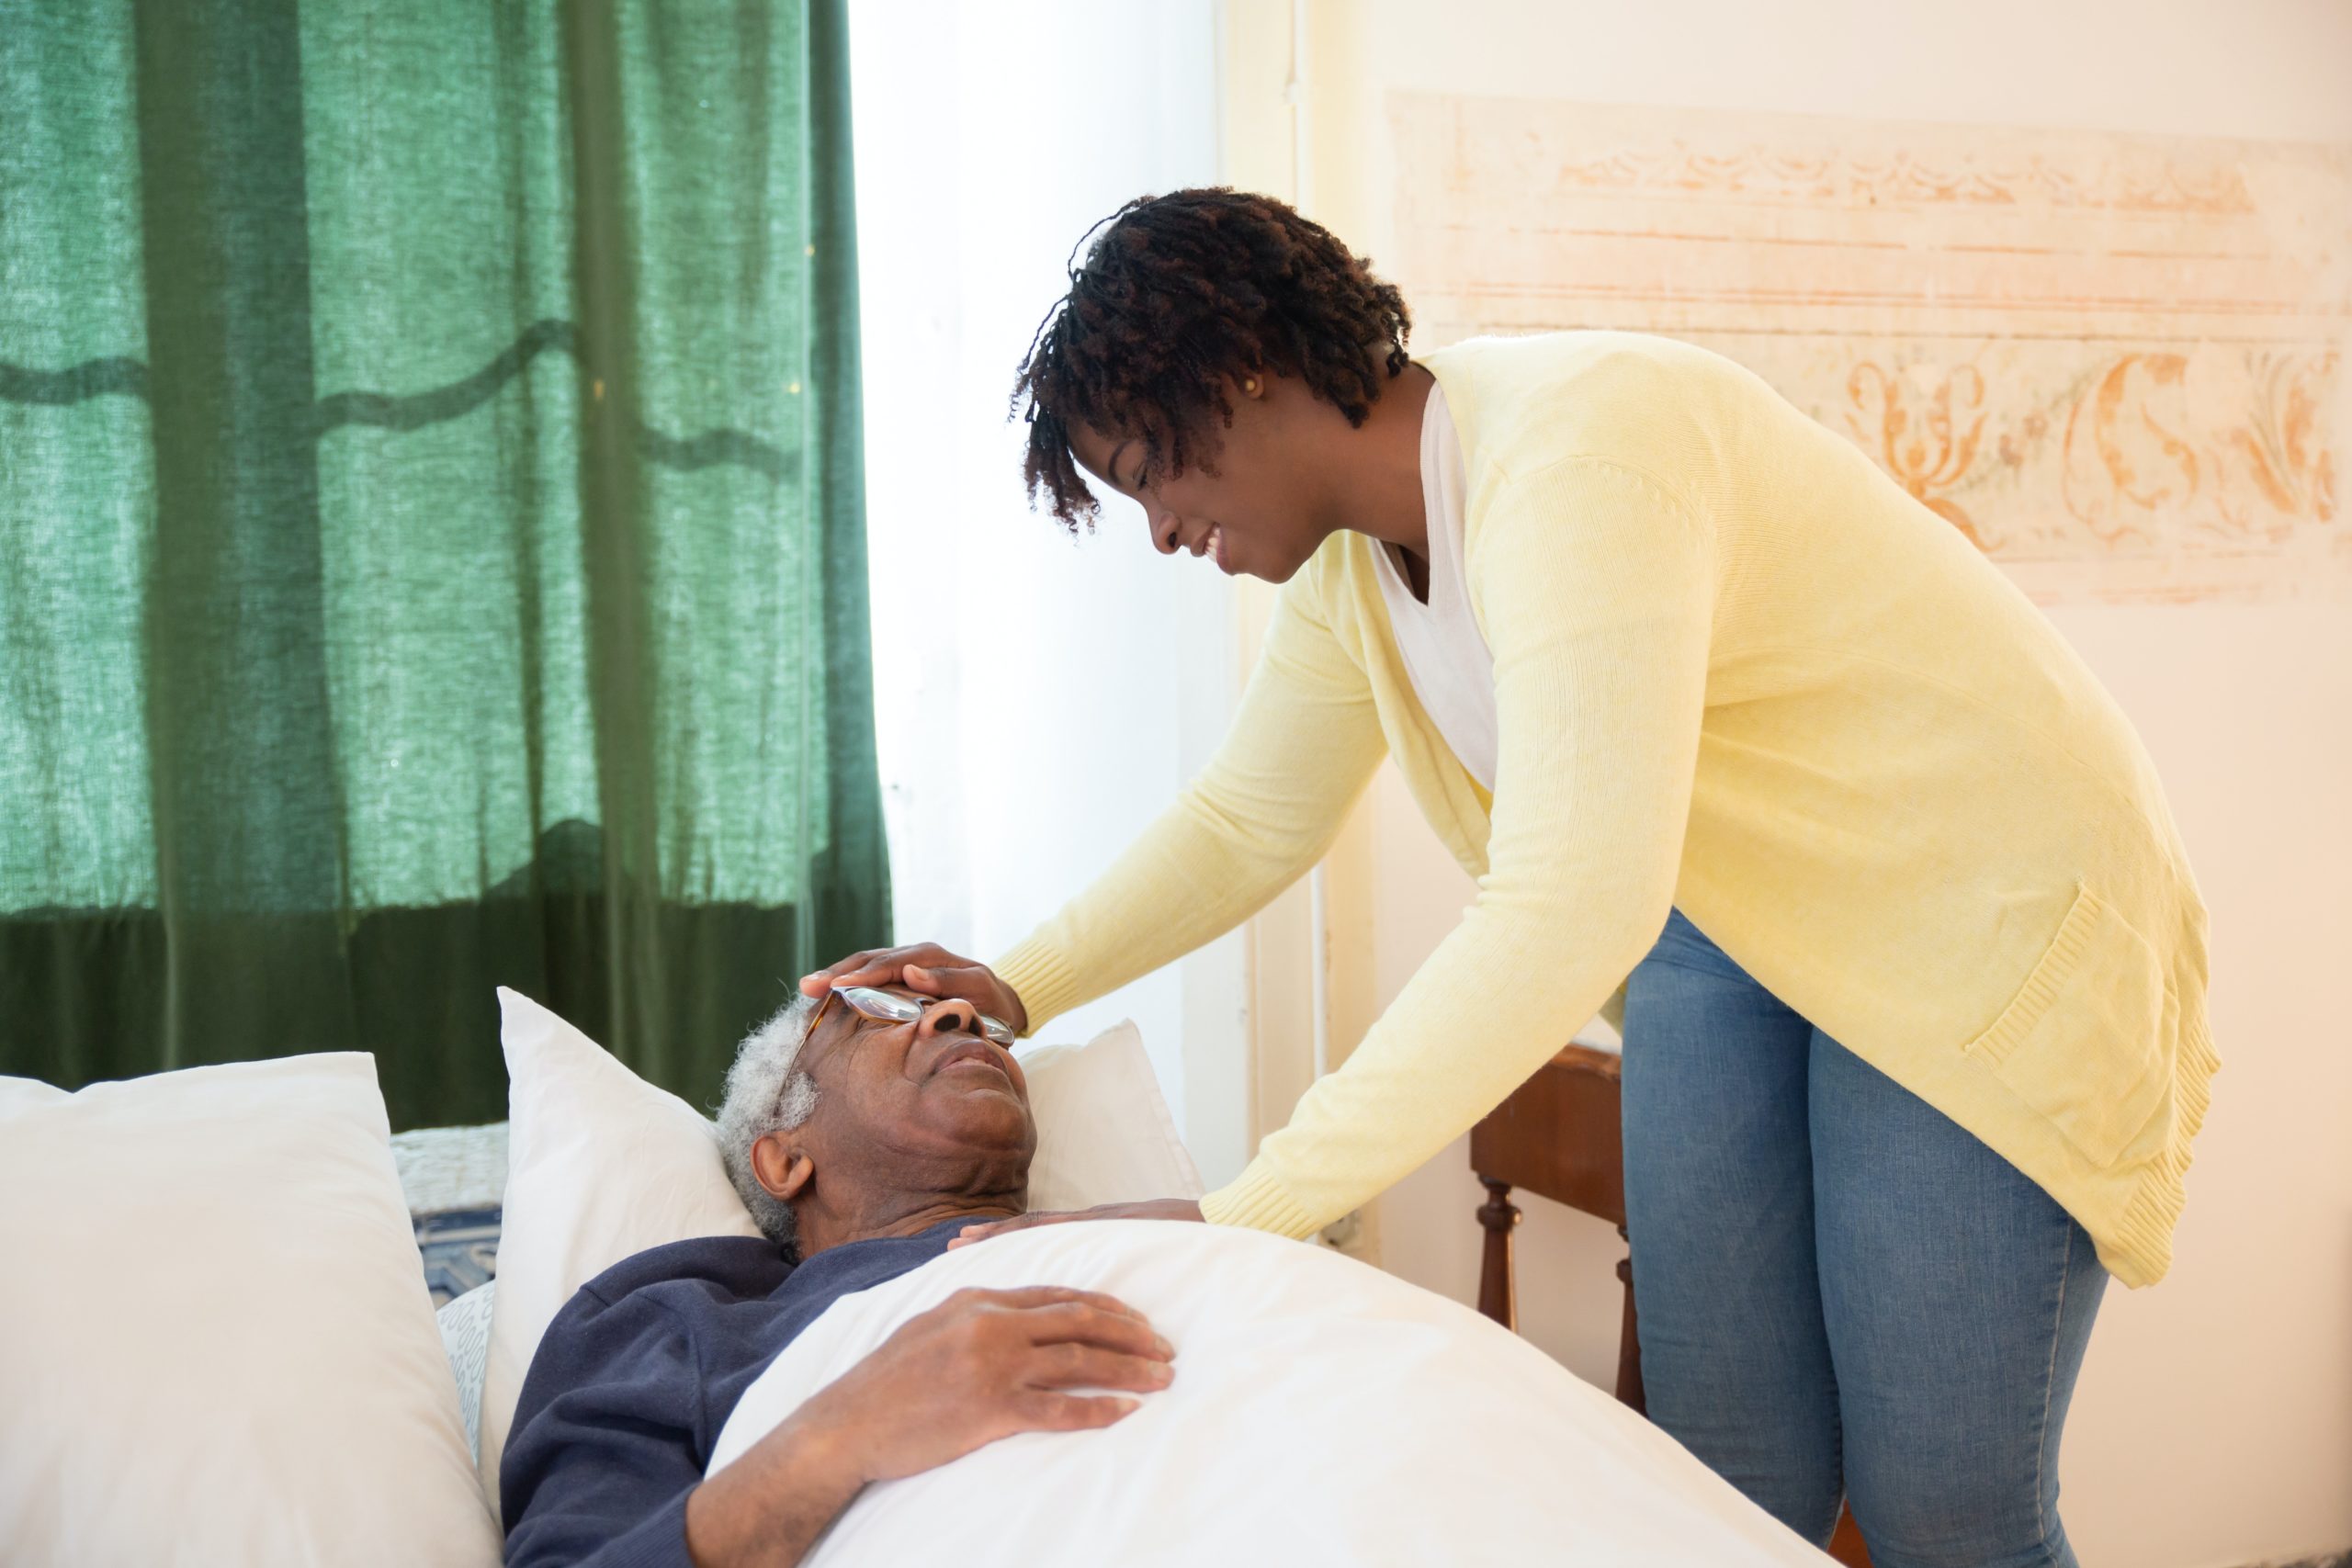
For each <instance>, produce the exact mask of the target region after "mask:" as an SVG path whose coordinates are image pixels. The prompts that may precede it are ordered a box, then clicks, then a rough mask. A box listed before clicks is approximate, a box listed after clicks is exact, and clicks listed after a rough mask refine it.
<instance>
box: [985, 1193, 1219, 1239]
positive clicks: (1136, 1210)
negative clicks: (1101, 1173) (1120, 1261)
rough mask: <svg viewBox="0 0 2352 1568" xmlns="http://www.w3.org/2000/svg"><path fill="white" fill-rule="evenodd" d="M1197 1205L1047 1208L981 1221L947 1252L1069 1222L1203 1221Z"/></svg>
mask: <svg viewBox="0 0 2352 1568" xmlns="http://www.w3.org/2000/svg"><path fill="white" fill-rule="evenodd" d="M1204 1217H1205V1216H1204V1215H1203V1214H1202V1213H1201V1205H1200V1203H1199V1202H1198V1201H1196V1200H1193V1199H1191V1198H1151V1199H1147V1200H1145V1201H1142V1202H1139V1203H1097V1204H1096V1205H1095V1206H1094V1207H1093V1208H1091V1209H1049V1210H1046V1211H1045V1212H1044V1213H1035V1214H1021V1215H1018V1216H1016V1217H1015V1218H1012V1219H1010V1220H981V1221H978V1222H975V1223H974V1224H968V1225H966V1226H965V1227H964V1228H963V1229H962V1230H960V1231H957V1232H956V1239H955V1240H954V1241H951V1242H949V1243H948V1244H947V1250H948V1251H950V1252H953V1251H955V1250H956V1248H957V1247H969V1246H970V1245H971V1244H972V1243H974V1242H976V1241H986V1240H988V1238H989V1237H990V1236H992V1235H1003V1234H1004V1233H1005V1232H1006V1231H1025V1230H1027V1229H1028V1228H1029V1227H1030V1226H1031V1225H1059V1224H1069V1222H1070V1221H1072V1220H1200V1219H1204Z"/></svg>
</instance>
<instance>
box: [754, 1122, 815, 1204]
mask: <svg viewBox="0 0 2352 1568" xmlns="http://www.w3.org/2000/svg"><path fill="white" fill-rule="evenodd" d="M816 1174H817V1162H816V1161H814V1160H812V1159H810V1158H809V1152H808V1151H807V1150H806V1149H802V1148H798V1147H796V1146H791V1145H786V1142H785V1134H782V1133H763V1134H760V1139H759V1142H757V1143H755V1144H753V1145H752V1175H753V1176H755V1177H757V1178H758V1179H759V1183H760V1185H761V1186H762V1187H763V1188H764V1189H765V1190H766V1191H767V1194H768V1196H769V1197H771V1198H777V1199H781V1200H782V1201H785V1202H786V1203H789V1202H791V1201H793V1200H794V1199H795V1198H797V1197H798V1196H800V1194H801V1192H802V1190H804V1189H806V1188H807V1187H808V1185H809V1178H810V1177H812V1176H814V1175H816Z"/></svg>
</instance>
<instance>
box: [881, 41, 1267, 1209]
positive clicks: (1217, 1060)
mask: <svg viewBox="0 0 2352 1568" xmlns="http://www.w3.org/2000/svg"><path fill="white" fill-rule="evenodd" d="M850 19H851V29H850V40H851V62H852V77H853V92H854V115H855V135H856V146H855V155H856V166H857V220H858V247H859V252H860V265H861V274H862V276H861V285H862V288H863V303H862V323H861V324H862V327H863V332H864V350H865V452H866V496H867V526H868V541H869V556H870V561H871V566H872V574H873V596H874V615H873V625H874V669H875V687H876V719H877V725H878V732H879V751H880V761H881V769H882V780H883V786H884V791H885V805H886V810H887V813H888V826H889V834H890V844H891V858H892V863H893V878H894V885H895V898H896V908H897V920H896V923H897V929H898V931H899V937H900V939H901V940H906V941H913V940H922V939H931V940H935V941H938V942H944V943H946V944H948V945H949V946H951V947H956V948H959V949H961V950H963V951H966V952H969V953H975V954H976V955H978V956H981V957H988V956H990V955H993V954H994V953H997V952H999V951H1001V949H1003V948H1004V947H1006V946H1008V945H1009V944H1011V943H1012V942H1015V941H1017V940H1019V939H1020V938H1021V937H1022V936H1023V935H1025V934H1027V932H1028V931H1029V930H1030V929H1031V927H1032V926H1033V925H1034V924H1035V922H1036V921H1037V920H1039V919H1043V918H1045V917H1046V916H1047V915H1049V914H1051V913H1052V912H1053V910H1054V909H1055V908H1057V907H1058V906H1059V904H1060V903H1061V902H1062V900H1063V899H1065V898H1067V897H1069V895H1071V894H1072V893H1074V892H1076V891H1078V890H1079V889H1080V887H1081V886H1084V885H1085V883H1086V882H1087V880H1088V879H1089V878H1091V876H1093V875H1094V874H1096V873H1097V872H1098V871H1099V870H1100V869H1101V868H1102V867H1103V865H1104V864H1106V863H1108V862H1109V860H1110V859H1111V857H1112V856H1113V855H1114V854H1116V853H1117V852H1118V851H1119V850H1120V849H1122V848H1123V847H1125V844H1126V842H1127V841H1128V840H1129V839H1130V838H1131V837H1132V835H1133V834H1134V833H1135V832H1136V829H1139V828H1141V827H1142V826H1143V825H1144V824H1145V823H1146V822H1148V821H1149V820H1150V819H1151V818H1152V817H1153V816H1154V815H1156V814H1157V813H1158V812H1159V810H1160V809H1162V808H1163V807H1165V806H1166V805H1167V804H1168V802H1169V800H1170V798H1171V797H1172V796H1173V795H1174V794H1175V792H1176V790H1177V789H1178V788H1179V787H1180V786H1181V785H1182V783H1183V782H1184V780H1185V779H1187V778H1188V777H1190V776H1191V774H1192V773H1193V771H1194V769H1196V768H1197V767H1198V766H1199V764H1200V763H1201V761H1203V760H1204V758H1205V757H1206V755H1207V753H1208V751H1209V750H1210V749H1211V748H1213V747H1214V745H1215V743H1216V739H1217V737H1218V736H1219V734H1220V733H1221V732H1222V730H1223V728H1224V725H1225V722H1226V720H1227V717H1228V716H1229V714H1230V711H1231V705H1232V699H1233V695H1234V693H1235V690H1236V671H1235V636H1236V634H1235V630H1234V611H1233V594H1232V590H1231V586H1230V585H1229V584H1228V583H1227V581H1225V580H1224V579H1223V578H1221V577H1220V576H1219V575H1218V574H1217V572H1216V568H1215V567H1214V566H1213V565H1212V564H1211V563H1209V562H1207V561H1205V560H1193V559H1192V558H1189V557H1178V558H1161V557H1159V555H1158V554H1157V553H1155V552H1154V551H1153V550H1152V549H1151V547H1150V546H1149V544H1148V541H1147V539H1146V536H1145V532H1144V525H1143V519H1142V516H1141V513H1140V512H1139V511H1138V510H1137V509H1136V507H1134V506H1133V505H1132V504H1131V503H1129V502H1124V501H1115V500H1114V502H1113V504H1112V505H1111V506H1109V507H1108V508H1106V510H1105V513H1104V515H1103V519H1102V522H1101V524H1100V525H1099V527H1098V529H1097V531H1096V532H1095V533H1094V534H1093V535H1092V536H1088V537H1084V538H1081V539H1078V540H1075V541H1074V540H1072V539H1071V538H1070V537H1069V536H1067V535H1066V534H1065V533H1064V532H1063V531H1062V530H1061V529H1060V527H1059V525H1057V524H1055V523H1053V522H1052V521H1051V520H1049V519H1047V518H1045V517H1042V516H1036V515H1033V514H1031V513H1029V511H1028V510H1027V507H1026V503H1025V502H1024V500H1023V496H1022V494H1021V487H1020V458H1021V446H1022V437H1023V431H1022V428H1021V426H1019V425H1018V424H1017V423H1008V421H1007V419H1006V417H1005V415H1006V398H1007V395H1008V392H1009V390H1010V389H1011V385H1012V375H1013V372H1014V369H1015V368H1016V367H1017V366H1018V365H1019V363H1020V361H1021V358H1022V356H1023V353H1024V351H1025V350H1026V349H1027V347H1028V345H1029V341H1030V336H1031V333H1033V332H1034V331H1035V327H1036V325H1037V322H1038V320H1039V318H1040V317H1041V316H1042V315H1043V314H1044V312H1045V310H1046V308H1047V307H1048V306H1049V305H1050V304H1051V303H1052V302H1053V301H1054V300H1055V299H1057V298H1059V297H1060V295H1061V294H1062V293H1063V291H1064V290H1065V289H1066V288H1067V287H1068V283H1069V276H1068V273H1067V270H1066V267H1067V264H1068V261H1069V255H1070V252H1071V249H1072V247H1073V246H1074V245H1075V244H1076V243H1077V241H1078V239H1079V237H1080V235H1081V234H1082V233H1084V232H1085V231H1086V230H1087V229H1088V227H1089V226H1090V225H1091V224H1092V223H1094V222H1095V221H1096V220H1099V219H1101V218H1103V216H1105V215H1106V214H1108V213H1109V212H1111V211H1112V210H1113V209H1115V208H1116V207H1117V206H1118V205H1119V204H1120V203H1122V202H1124V201H1125V200H1127V199H1128V198H1129V197H1135V196H1137V195H1141V194H1144V193H1147V192H1157V191H1164V190H1170V189H1173V188H1176V187H1178V186H1187V185H1204V184H1210V183H1213V182H1214V181H1215V179H1216V168H1217V146H1216V137H1217V123H1218V116H1217V96H1216V91H1217V89H1216V8H1215V6H1214V4H1213V0H1152V3H1147V0H965V3H960V4H959V3H957V0H852V4H851V6H850ZM1242 965H1243V957H1242V947H1241V943H1240V941H1239V939H1238V937H1227V939H1225V941H1224V942H1220V943H1217V944H1215V945H1214V946H1212V947H1211V948H1209V949H1207V950H1204V952H1203V953H1199V954H1197V955H1195V956H1194V957H1193V958H1192V959H1189V960H1187V961H1185V963H1183V964H1180V965H1175V966H1171V967H1170V969H1168V970H1166V971H1163V972H1162V973H1160V974H1159V975H1156V976H1150V977H1148V978H1147V979H1145V980H1142V981H1139V982H1137V983H1136V985H1134V986H1131V987H1127V988H1126V989H1125V990H1124V991H1122V992H1119V993H1117V994H1116V995H1114V996H1113V997H1110V998H1104V999H1103V1001H1100V1002H1097V1003H1095V1004H1093V1005H1091V1006H1090V1007H1088V1008H1086V1009H1083V1010H1080V1012H1079V1013H1077V1014H1074V1015H1072V1017H1071V1018H1069V1020H1068V1021H1065V1022H1063V1023H1060V1024H1057V1025H1056V1026H1055V1028H1054V1029H1053V1031H1052V1032H1053V1033H1054V1034H1055V1035H1057V1036H1061V1037H1066V1038H1082V1037H1083V1036H1084V1035H1085V1034H1087V1033H1090V1032H1092V1030H1093V1029H1094V1028H1096V1027H1099V1026H1100V1025H1101V1024H1103V1023H1107V1022H1110V1021H1114V1020H1115V1019H1117V1018H1119V1017H1121V1016H1127V1017H1132V1018H1134V1019H1135V1020H1136V1022H1137V1023H1138V1024H1139V1025H1141V1027H1142V1029H1143V1032H1144V1038H1145V1040H1146V1042H1147V1043H1148V1046H1149V1048H1150V1050H1151V1054H1152V1060H1153V1065H1154V1066H1155V1067H1156V1068H1157V1070H1158V1072H1159V1077H1160V1081H1161V1084H1162V1086H1163V1088H1164V1089H1165V1090H1166V1092H1167V1094H1168V1099H1169V1102H1170V1105H1171V1106H1172V1107H1174V1108H1175V1110H1176V1111H1177V1114H1178V1117H1179V1119H1180V1121H1181V1122H1182V1124H1183V1130H1184V1133H1185V1135H1186V1138H1187V1141H1188V1142H1189V1143H1190V1144H1191V1145H1192V1146H1193V1153H1194V1155H1195V1156H1196V1157H1197V1158H1198V1159H1199V1160H1200V1162H1201V1165H1202V1168H1203V1171H1204V1175H1206V1176H1207V1177H1208V1178H1209V1179H1211V1180H1212V1181H1216V1180H1218V1179H1222V1178H1224V1177H1226V1176H1228V1175H1230V1174H1232V1173H1233V1172H1234V1171H1237V1170H1238V1168H1240V1165H1241V1163H1242V1161H1243V1158H1244V1156H1246V1153H1247V1148H1246V1140H1247V1129H1248V1088H1247V1086H1248V1082H1249V1077H1248V1064H1247V1061H1246V1056H1245V1052H1244V1046H1243V1018H1242V1011H1241V1010H1242V1005H1243V994H1244V993H1243V986H1242Z"/></svg>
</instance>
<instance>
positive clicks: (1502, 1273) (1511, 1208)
mask: <svg viewBox="0 0 2352 1568" xmlns="http://www.w3.org/2000/svg"><path fill="white" fill-rule="evenodd" d="M1478 1180H1479V1183H1480V1184H1481V1185H1482V1186H1484V1187H1485V1188H1486V1190H1487V1201H1485V1202H1484V1203H1481V1204H1479V1205H1478V1223H1479V1224H1482V1225H1484V1226H1486V1227H1487V1255H1486V1260H1485V1262H1484V1264H1483V1265H1482V1266H1481V1267H1480V1269H1479V1270H1478V1310H1479V1311H1480V1312H1482V1313H1485V1314H1487V1316H1488V1317H1491V1318H1493V1319H1494V1320H1495V1321H1496V1322H1497V1323H1499V1324H1501V1325H1503V1326H1504V1327H1505V1328H1508V1329H1510V1330H1511V1331H1512V1332H1513V1333H1516V1332H1518V1329H1519V1287H1518V1285H1517V1284H1516V1282H1515V1281H1514V1280H1513V1279H1512V1269H1511V1258H1510V1233H1511V1227H1512V1226H1514V1225H1516V1224H1519V1206H1518V1205H1517V1204H1515V1203H1513V1202H1512V1201H1510V1182H1508V1181H1494V1180H1490V1179H1487V1178H1486V1177H1483V1176H1482V1177H1480V1178H1479V1179H1478Z"/></svg>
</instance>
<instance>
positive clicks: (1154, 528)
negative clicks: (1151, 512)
mask: <svg viewBox="0 0 2352 1568" xmlns="http://www.w3.org/2000/svg"><path fill="white" fill-rule="evenodd" d="M1177 532H1178V524H1177V521H1176V514H1175V513H1172V512H1163V513H1160V514H1159V516H1157V517H1155V518H1153V519H1152V520H1151V547H1152V548H1153V549H1156V550H1158V551H1159V553H1160V554H1161V555H1163V556H1172V555H1174V554H1175V553H1176V552H1177V551H1178V550H1179V549H1181V548H1182V546H1181V545H1179V544H1177V542H1176V535H1177Z"/></svg>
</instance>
